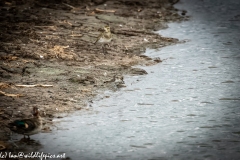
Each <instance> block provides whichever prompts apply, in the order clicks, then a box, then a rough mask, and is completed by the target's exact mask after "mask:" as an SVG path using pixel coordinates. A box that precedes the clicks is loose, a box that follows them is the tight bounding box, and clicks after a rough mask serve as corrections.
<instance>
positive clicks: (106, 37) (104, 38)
mask: <svg viewBox="0 0 240 160" xmlns="http://www.w3.org/2000/svg"><path fill="white" fill-rule="evenodd" d="M103 29H104V31H103V32H102V33H101V34H99V36H98V38H97V40H96V41H95V43H94V44H96V43H98V42H99V43H103V46H102V48H103V53H104V54H105V53H106V49H105V45H106V44H107V43H109V42H111V40H112V34H111V30H110V27H109V26H105V27H104V28H103Z"/></svg>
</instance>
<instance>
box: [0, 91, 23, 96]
mask: <svg viewBox="0 0 240 160" xmlns="http://www.w3.org/2000/svg"><path fill="white" fill-rule="evenodd" d="M1 95H4V96H7V97H22V96H23V95H21V94H8V93H5V92H3V91H0V96H1Z"/></svg>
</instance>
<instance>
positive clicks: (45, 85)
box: [15, 84, 53, 88]
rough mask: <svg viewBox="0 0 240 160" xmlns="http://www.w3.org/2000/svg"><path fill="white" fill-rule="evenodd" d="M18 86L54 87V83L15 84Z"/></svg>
mask: <svg viewBox="0 0 240 160" xmlns="http://www.w3.org/2000/svg"><path fill="white" fill-rule="evenodd" d="M15 86H16V87H28V88H32V87H53V85H47V84H33V85H21V84H18V85H15Z"/></svg>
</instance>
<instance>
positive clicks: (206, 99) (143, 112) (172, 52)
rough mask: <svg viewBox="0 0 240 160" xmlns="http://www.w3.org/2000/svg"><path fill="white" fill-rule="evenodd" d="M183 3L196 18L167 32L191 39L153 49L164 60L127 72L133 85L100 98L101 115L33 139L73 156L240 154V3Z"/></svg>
mask: <svg viewBox="0 0 240 160" xmlns="http://www.w3.org/2000/svg"><path fill="white" fill-rule="evenodd" d="M176 7H177V8H180V9H185V10H187V11H188V13H187V14H188V15H190V16H191V18H190V20H189V21H186V22H182V23H172V24H169V28H168V29H167V30H162V31H159V33H160V34H161V35H163V36H168V37H174V38H179V39H180V40H187V42H186V43H183V44H177V45H173V46H168V47H164V48H161V49H160V50H159V51H156V50H150V49H148V50H147V52H146V54H147V55H149V56H151V57H161V59H165V60H164V61H163V63H160V64H158V65H155V66H151V67H142V68H144V69H145V70H146V71H147V72H148V73H149V74H147V75H144V76H134V77H132V76H126V77H125V83H126V85H127V87H126V88H123V89H121V90H120V91H119V92H106V93H105V95H102V96H99V97H98V98H97V99H96V100H95V101H94V102H93V104H92V110H93V112H87V113H76V114H75V115H73V116H71V117H66V118H62V119H59V120H56V121H60V122H59V124H58V126H57V127H55V128H54V129H53V132H52V133H41V134H38V135H34V136H32V138H33V139H35V140H38V141H39V143H40V144H39V146H41V147H39V148H40V149H38V150H39V151H44V152H47V153H52V154H57V153H63V152H64V153H66V156H67V157H70V158H71V159H73V160H77V159H81V160H87V159H89V160H92V159H103V160H106V159H127V160H132V159H137V160H139V159H143V160H146V159H149V160H150V159H161V160H162V159H178V160H179V159H187V158H188V159H201V160H202V159H239V158H240V125H239V122H240V93H239V91H240V11H239V8H240V1H235V0H228V1H225V0H215V1H209V0H202V1H199V0H182V1H181V3H179V4H177V5H176ZM106 96H110V97H109V98H105V97H106ZM50 151H51V152H50Z"/></svg>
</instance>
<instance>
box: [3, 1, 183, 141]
mask: <svg viewBox="0 0 240 160" xmlns="http://www.w3.org/2000/svg"><path fill="white" fill-rule="evenodd" d="M173 2H174V1H170V2H169V1H167V0H145V1H138V0H62V1H60V0H51V1H49V0H48V1H47V0H1V1H0V21H1V23H0V79H1V81H0V122H1V123H0V127H1V131H0V137H1V138H0V140H7V139H8V138H9V136H7V135H8V133H9V130H8V129H7V128H6V124H7V123H8V122H9V121H13V120H15V119H18V118H26V117H29V115H31V110H32V107H33V106H37V107H38V108H39V109H40V110H41V113H42V116H44V117H45V119H46V120H49V121H51V119H52V118H54V117H56V116H58V113H66V112H72V111H76V110H83V111H84V110H87V109H88V107H87V106H88V103H90V102H91V100H92V99H93V98H94V97H95V96H96V95H97V94H99V93H101V91H103V90H109V89H110V90H115V91H116V90H118V88H121V87H124V80H123V75H125V74H133V75H134V74H135V75H136V74H137V75H141V74H147V73H146V71H144V70H142V69H139V68H133V67H132V66H134V65H153V64H156V63H159V62H161V59H160V57H159V58H157V59H152V58H150V57H147V56H145V55H143V54H142V53H144V51H145V49H146V47H149V48H161V47H163V46H166V45H171V44H174V43H177V42H178V40H177V39H173V38H165V37H162V36H160V35H158V34H155V33H154V32H153V31H157V30H160V29H163V28H166V23H167V22H170V21H181V20H183V19H185V18H187V17H186V16H184V15H185V11H178V10H177V9H175V8H174V7H173V6H172V5H173ZM105 25H109V26H110V27H111V31H112V33H113V35H114V36H113V41H112V42H111V43H110V44H109V46H107V49H106V50H107V52H108V53H106V54H103V53H102V48H101V47H102V45H101V44H96V45H94V44H93V42H94V41H95V40H96V38H97V36H98V35H99V33H100V32H101V30H102V28H103V27H104V26H105ZM122 80H123V81H122ZM31 85H33V86H31ZM34 85H35V86H34ZM44 129H45V130H48V127H45V128H44Z"/></svg>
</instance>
